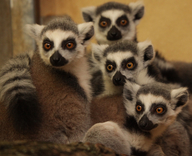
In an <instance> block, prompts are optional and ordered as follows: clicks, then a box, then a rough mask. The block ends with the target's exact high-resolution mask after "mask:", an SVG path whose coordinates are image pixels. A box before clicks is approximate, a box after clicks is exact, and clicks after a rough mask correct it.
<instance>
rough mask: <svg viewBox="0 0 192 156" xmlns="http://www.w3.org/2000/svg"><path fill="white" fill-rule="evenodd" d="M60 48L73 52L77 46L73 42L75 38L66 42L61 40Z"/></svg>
mask: <svg viewBox="0 0 192 156" xmlns="http://www.w3.org/2000/svg"><path fill="white" fill-rule="evenodd" d="M61 46H62V48H63V49H64V50H65V49H67V50H73V49H75V48H76V46H77V43H76V41H75V38H67V39H66V40H63V41H62V44H61Z"/></svg>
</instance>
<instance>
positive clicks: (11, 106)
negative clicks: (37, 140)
mask: <svg viewBox="0 0 192 156" xmlns="http://www.w3.org/2000/svg"><path fill="white" fill-rule="evenodd" d="M32 56H33V52H30V53H25V54H21V55H19V56H17V57H15V58H12V59H10V60H9V61H8V62H7V63H6V64H5V65H4V66H3V67H2V69H1V70H0V100H1V104H3V105H4V106H5V107H6V110H7V113H8V116H9V118H11V120H12V122H13V125H14V127H15V128H16V130H17V131H22V132H23V131H24V132H27V131H35V130H36V129H38V127H39V125H40V124H41V109H40V107H39V102H38V99H37V94H36V87H35V86H34V84H33V81H32V78H31V73H30V65H31V58H32Z"/></svg>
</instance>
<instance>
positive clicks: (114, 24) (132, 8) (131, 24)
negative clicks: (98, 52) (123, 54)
mask: <svg viewBox="0 0 192 156" xmlns="http://www.w3.org/2000/svg"><path fill="white" fill-rule="evenodd" d="M82 15H83V19H84V20H85V21H86V22H90V21H92V22H93V23H94V30H95V37H96V40H97V42H98V43H100V44H113V43H114V42H116V41H119V40H135V41H136V40H137V39H136V26H137V24H139V21H140V19H141V18H142V17H143V15H144V5H143V4H142V3H141V2H134V3H130V4H129V5H125V4H122V3H118V2H107V3H104V4H103V5H100V6H98V7H95V6H91V7H85V8H82Z"/></svg>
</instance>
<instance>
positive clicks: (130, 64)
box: [126, 62, 134, 69]
mask: <svg viewBox="0 0 192 156" xmlns="http://www.w3.org/2000/svg"><path fill="white" fill-rule="evenodd" d="M126 66H127V68H128V69H132V68H133V67H134V64H133V63H132V62H128V63H127V65H126Z"/></svg>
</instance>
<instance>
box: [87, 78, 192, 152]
mask: <svg viewBox="0 0 192 156" xmlns="http://www.w3.org/2000/svg"><path fill="white" fill-rule="evenodd" d="M123 95H124V105H125V108H126V112H127V124H125V127H126V128H125V127H122V126H121V125H118V124H116V123H114V122H105V123H98V124H95V125H94V126H92V128H91V129H89V131H88V132H87V133H86V135H85V138H84V141H89V142H100V143H103V144H105V145H106V146H108V147H110V148H112V149H114V150H116V151H117V152H118V153H124V154H127V155H129V154H130V153H131V155H139V156H141V155H142V156H144V155H149V156H152V155H154V154H155V155H161V156H163V155H170V156H174V154H176V153H177V152H178V153H179V154H181V155H183V156H184V155H186V156H189V155H190V154H189V153H190V148H189V147H190V133H189V130H188V129H190V128H191V121H190V119H191V115H190V114H189V111H187V109H188V108H187V107H188V106H186V104H187V102H188V96H189V94H188V92H187V88H175V89H174V88H172V86H169V85H164V84H158V83H152V84H147V85H144V86H139V85H137V84H134V83H131V82H128V81H127V82H126V85H125V89H124V94H123ZM138 105H140V106H142V111H141V112H137V111H136V107H137V106H138ZM161 105H162V106H161ZM158 107H161V108H163V109H164V110H163V112H162V113H161V114H156V109H157V108H158ZM183 107H185V108H184V111H183V112H182V108H183ZM186 113H187V114H188V116H187V117H186V116H185V115H184V114H186ZM183 115H184V116H185V119H184V118H182V117H181V116H183ZM180 133H183V134H182V135H181V134H180ZM162 135H163V137H161V136H162ZM181 136H182V137H181ZM112 139H114V140H113V141H112ZM174 140H175V141H174ZM183 143H184V145H183ZM115 144H117V147H116V146H115ZM120 145H122V146H120ZM125 146H126V147H127V148H125ZM174 147H175V148H174ZM128 148H129V149H128ZM182 148H184V150H183V149H182Z"/></svg>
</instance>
